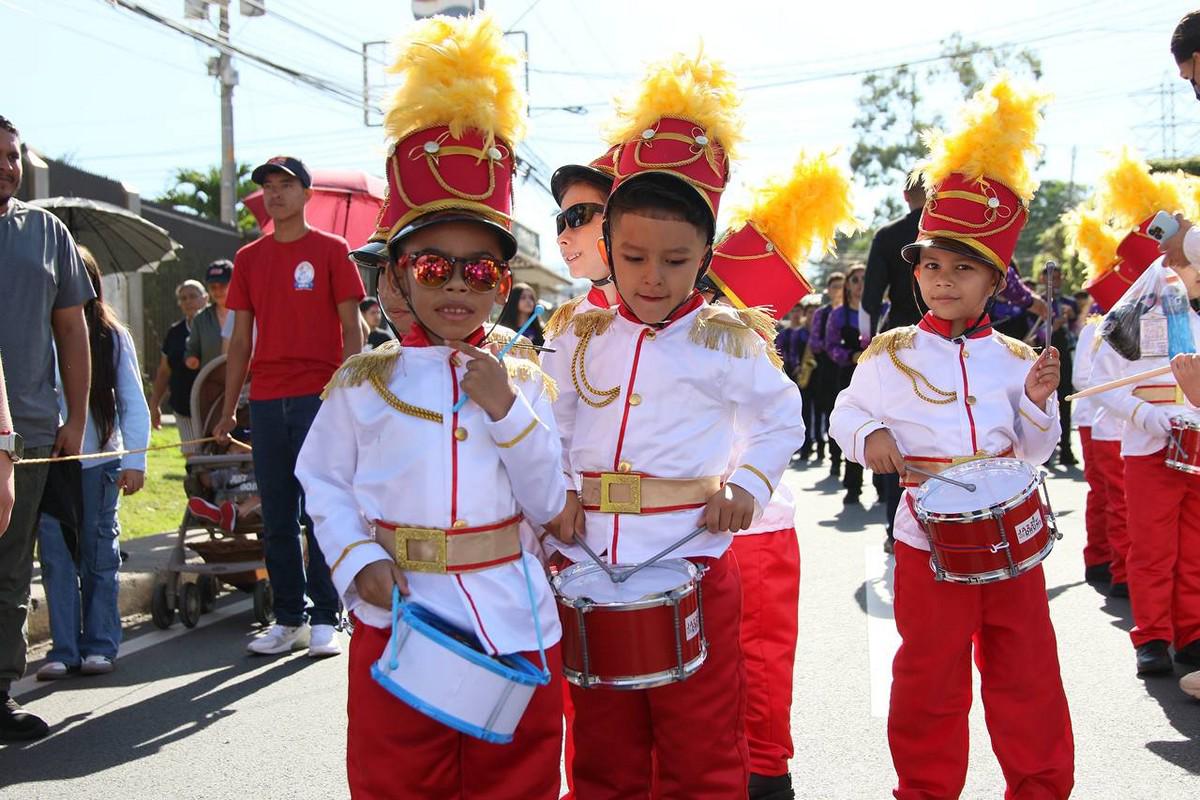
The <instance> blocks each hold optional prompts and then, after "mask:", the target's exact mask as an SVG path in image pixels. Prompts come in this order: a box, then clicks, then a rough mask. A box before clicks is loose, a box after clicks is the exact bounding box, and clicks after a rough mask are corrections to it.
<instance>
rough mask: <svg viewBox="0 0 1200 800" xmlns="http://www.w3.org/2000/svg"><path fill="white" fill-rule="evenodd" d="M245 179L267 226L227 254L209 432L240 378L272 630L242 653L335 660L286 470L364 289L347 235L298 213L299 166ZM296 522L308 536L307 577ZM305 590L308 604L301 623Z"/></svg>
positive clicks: (228, 420) (348, 342) (229, 425)
mask: <svg viewBox="0 0 1200 800" xmlns="http://www.w3.org/2000/svg"><path fill="white" fill-rule="evenodd" d="M250 177H251V179H252V180H253V181H254V182H255V183H257V184H259V185H260V186H262V187H263V199H264V201H265V205H266V207H267V214H268V215H270V217H271V220H272V221H273V222H274V224H275V230H274V232H273V233H272V234H271V235H268V236H263V237H261V238H259V239H257V240H256V241H254V242H252V243H250V244H248V245H246V246H245V247H243V248H242V249H241V250H239V251H238V253H237V256H236V257H235V259H234V270H233V282H232V283H231V284H230V287H229V297H228V300H227V302H226V305H227V306H228V307H229V309H230V310H232V311H234V312H236V313H235V315H234V321H233V337H232V338H231V339H230V341H229V360H228V363H227V364H226V370H225V406H224V410H223V415H222V419H221V420H220V421H219V422H218V423H217V425H216V427H215V428H214V430H213V433H214V435H216V436H218V437H221V438H223V437H225V436H227V435H228V434H229V432H230V431H232V430H233V428H234V426H235V425H236V422H235V419H234V416H235V413H236V411H237V404H238V396H239V395H240V394H241V390H242V384H243V383H245V381H246V374H247V372H249V373H250V375H251V378H252V380H251V382H250V430H251V433H252V436H253V439H254V471H255V476H256V478H257V481H258V489H259V493H260V495H261V497H262V515H263V523H264V528H265V531H264V546H263V550H264V557H265V559H266V564H267V574H268V576H269V577H270V579H271V588H272V590H273V594H274V599H275V624H274V625H272V626H271V629H270V630H269V631H267V633H266V634H265V635H263V636H261V637H259V638H257V639H255V640H254V641H252V642H250V644H249V646H248V648H247V649H248V650H249V651H250V652H252V653H258V654H261V655H273V654H276V653H287V652H290V651H292V650H295V649H299V648H302V647H305V646H307V647H308V654H309V655H310V656H314V657H320V656H331V655H337V654H338V653H339V652H340V648H339V647H338V643H337V639H336V638H335V636H334V631H335V628H334V626H335V625H336V624H337V614H338V596H337V590H336V589H335V588H334V585H333V581H332V579H331V578H330V576H329V565H328V564H327V563H326V561H325V558H324V556H323V555H322V553H321V550H320V548H319V547H318V546H317V542H316V539H314V538H313V535H312V523H311V521H309V519H308V515H307V514H305V513H304V509H303V500H304V498H303V493H302V491H301V489H300V484H299V483H298V482H297V481H296V477H295V468H296V456H297V455H298V454H299V452H300V448H301V446H302V445H303V444H304V437H305V436H306V435H307V434H308V428H309V426H310V425H311V424H312V420H313V417H315V416H316V414H317V409H319V408H320V407H321V390H322V389H324V388H325V384H326V383H328V381H329V379H330V378H331V377H332V376H333V373H334V371H335V370H336V369H337V368H338V367H339V366H340V365H341V363H342V361H344V360H345V359H346V358H348V357H349V356H351V355H353V354H355V353H358V352H360V351H361V350H362V330H361V328H360V327H359V315H358V301H359V300H361V299H362V298H363V294H364V292H363V284H362V279H361V278H360V277H359V275H358V270H357V268H355V266H354V264H353V263H352V262H351V261H350V260H349V247H347V245H346V240H345V239H343V238H341V237H340V236H334V235H332V234H328V233H324V232H322V231H318V230H314V229H313V228H310V227H308V223H307V221H306V220H305V217H304V206H305V204H306V203H307V202H308V199H309V198H310V197H312V188H311V186H312V178H311V176H310V175H309V172H308V169H307V168H306V167H305V166H304V164H303V163H302V162H301V161H300V160H299V159H296V158H292V157H290V156H276V157H275V158H272V159H270V160H269V161H267V163H265V164H263V165H261V166H259V167H258V168H256V169H255V170H254V172H253V173H252V174H251V176H250ZM251 350H253V359H251ZM301 523H303V524H304V526H305V535H306V536H307V537H308V569H307V572H306V571H305V565H304V554H303V551H302V550H301V547H300V526H301ZM306 591H307V594H308V596H309V598H310V599H311V600H312V608H311V610H310V611H309V613H308V614H307V618H308V619H307V620H306V614H305V607H304V605H305V604H304V595H305V593H306ZM309 621H311V623H312V625H311V627H310V626H309Z"/></svg>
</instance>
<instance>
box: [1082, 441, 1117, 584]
mask: <svg viewBox="0 0 1200 800" xmlns="http://www.w3.org/2000/svg"><path fill="white" fill-rule="evenodd" d="M1079 443H1080V445H1081V446H1082V448H1083V479H1084V480H1085V481H1087V485H1088V493H1087V501H1086V503H1085V505H1084V515H1083V516H1084V527H1085V528H1087V544H1086V545H1085V546H1084V548H1083V564H1084V566H1086V567H1092V566H1096V565H1098V564H1109V563H1111V562H1112V547H1111V546H1110V545H1109V543H1108V484H1107V483H1105V482H1104V481H1103V480H1102V479H1101V478H1100V475H1099V469H1098V467H1097V464H1096V458H1097V456H1096V453H1095V450H1094V448H1093V447H1092V426H1090V425H1080V426H1079Z"/></svg>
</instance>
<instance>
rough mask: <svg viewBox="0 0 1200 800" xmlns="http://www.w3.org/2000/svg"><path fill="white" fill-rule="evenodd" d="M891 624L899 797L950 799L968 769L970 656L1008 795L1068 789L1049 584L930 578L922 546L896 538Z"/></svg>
mask: <svg viewBox="0 0 1200 800" xmlns="http://www.w3.org/2000/svg"><path fill="white" fill-rule="evenodd" d="M895 593H896V600H895V613H896V627H897V629H898V630H899V631H900V636H901V640H902V641H901V644H900V649H899V650H898V651H897V652H896V659H895V661H894V662H893V663H892V700H891V710H890V713H889V714H888V741H889V743H890V744H891V749H892V762H893V763H894V764H895V767H896V773H897V775H898V776H899V778H900V783H899V787H898V788H897V789H896V790H895V792H894V794H895V796H896V797H897V798H899V800H934V799H935V798H937V799H938V800H941V798H957V797H958V796H959V795H960V794H961V793H962V788H963V784H964V783H965V781H966V776H967V751H968V747H969V742H970V736H969V732H968V727H967V714H968V712H969V710H970V708H971V694H972V692H971V655H972V649H974V655H975V664H976V666H977V667H978V669H979V675H980V678H981V683H982V690H981V691H982V695H983V707H984V714H985V718H986V720H987V727H988V733H989V734H991V740H992V750H993V751H994V752H995V753H996V758H997V760H999V762H1000V768H1001V770H1002V771H1003V773H1004V779H1005V782H1006V783H1007V789H1006V790H1005V792H1004V797H1005V798H1006V800H1015V799H1017V798H1019V799H1020V800H1034V799H1035V798H1037V800H1042V799H1043V798H1045V799H1046V800H1060V799H1061V798H1066V797H1067V796H1069V795H1070V793H1071V788H1072V786H1073V785H1074V763H1075V744H1074V739H1073V737H1072V734H1071V716H1070V712H1069V711H1068V709H1067V698H1066V695H1065V694H1064V693H1063V688H1062V680H1061V678H1060V677H1059V668H1058V652H1057V646H1056V642H1055V638H1054V628H1053V626H1052V625H1051V624H1050V608H1049V605H1048V603H1047V600H1046V580H1045V577H1044V576H1043V574H1042V568H1041V567H1040V566H1038V567H1035V568H1034V569H1032V570H1030V571H1029V572H1027V573H1025V574H1024V575H1022V576H1020V577H1019V578H1012V579H1009V580H1004V581H998V582H996V583H988V584H983V585H979V586H968V585H966V584H959V583H946V582H941V583H939V582H937V581H935V580H934V577H933V572H932V571H931V570H930V569H929V554H928V553H927V552H925V551H923V550H918V549H916V548H914V547H909V546H908V545H906V544H904V543H902V542H899V541H897V542H896V588H895Z"/></svg>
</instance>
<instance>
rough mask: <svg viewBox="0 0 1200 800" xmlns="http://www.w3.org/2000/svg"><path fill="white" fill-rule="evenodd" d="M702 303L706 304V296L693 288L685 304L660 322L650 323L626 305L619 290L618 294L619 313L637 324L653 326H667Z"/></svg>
mask: <svg viewBox="0 0 1200 800" xmlns="http://www.w3.org/2000/svg"><path fill="white" fill-rule="evenodd" d="M702 305H704V296H703V295H701V294H700V293H699V292H698V291H696V290H695V289H693V290H692V293H691V294H690V295H689V296H688V299H687V300H685V301H684V303H683V305H681V306H680V307H679V308H677V309H675V310H674V311H673V312H672V313H671V316H669V317H667V318H666V319H665V320H663V321H662V322H659V323H648V322H643V321H642V320H640V319H638V317H637V314H634V313H633V311H631V310H630V309H629V306H627V305H625V298H623V297H621V296H620V293H619V292H618V294H617V313H619V314H620V315H621V316H622V317H624V318H625V319H627V320H629V321H630V322H632V323H633V324H635V325H649V326H650V327H651V328H659V329H661V328H665V327H667V326H668V325H670V324H671V323H672V322H674V321H675V320H677V319H679V318H681V317H686V316H687V315H688V314H690V313H692V312H693V311H695V310H696V309H697V308H699V307H700V306H702Z"/></svg>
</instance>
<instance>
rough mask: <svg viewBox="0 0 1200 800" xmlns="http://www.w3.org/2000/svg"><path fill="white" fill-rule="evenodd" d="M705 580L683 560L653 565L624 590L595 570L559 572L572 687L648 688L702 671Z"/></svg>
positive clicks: (565, 660) (595, 567)
mask: <svg viewBox="0 0 1200 800" xmlns="http://www.w3.org/2000/svg"><path fill="white" fill-rule="evenodd" d="M618 569H619V568H618ZM703 574H704V570H703V568H701V567H697V566H696V565H695V564H693V563H692V562H690V561H687V560H684V559H678V558H672V559H663V560H662V561H659V562H658V563H656V564H653V565H651V566H648V567H646V568H645V569H643V570H641V571H640V572H638V573H637V574H636V575H633V576H631V577H630V578H629V580H628V581H626V582H625V583H614V582H613V581H612V580H611V579H610V578H609V577H608V575H607V574H606V573H605V572H604V570H602V569H601V568H600V567H599V566H598V565H596V564H591V563H581V564H576V565H574V566H572V567H569V568H567V569H566V570H564V571H563V572H561V573H559V574H558V575H557V576H556V577H555V578H554V591H555V594H556V595H557V596H558V616H559V619H561V620H562V627H563V636H562V659H563V674H564V675H565V676H566V678H567V680H569V681H570V682H571V683H573V684H575V685H576V686H582V687H584V688H585V689H586V688H589V687H592V686H607V687H609V688H612V689H649V688H652V687H654V686H663V685H665V684H668V683H675V682H676V681H681V680H684V679H685V678H687V677H688V676H690V675H691V674H692V673H694V672H695V671H696V670H698V669H700V665H702V664H703V663H704V659H705V657H706V656H707V655H708V643H707V641H706V640H705V638H704V613H703V610H702V607H701V602H700V578H701V577H702V575H703Z"/></svg>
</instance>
